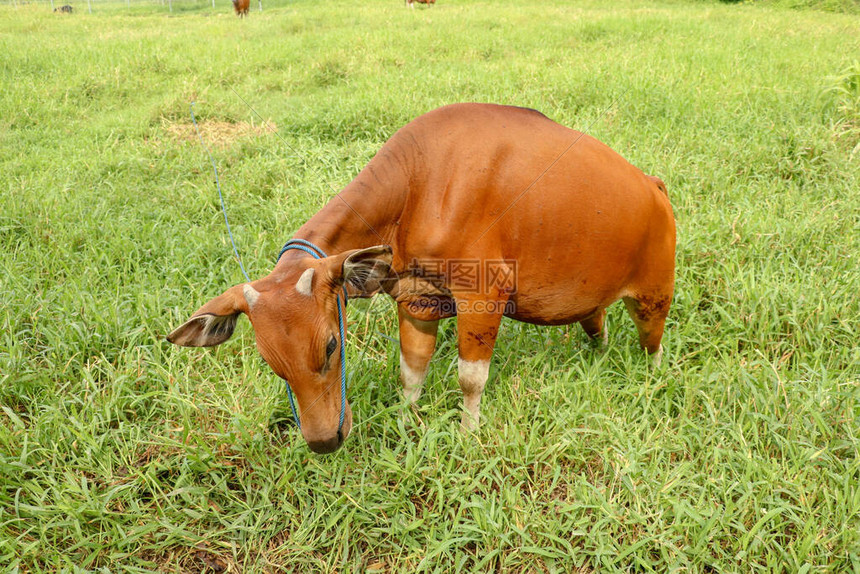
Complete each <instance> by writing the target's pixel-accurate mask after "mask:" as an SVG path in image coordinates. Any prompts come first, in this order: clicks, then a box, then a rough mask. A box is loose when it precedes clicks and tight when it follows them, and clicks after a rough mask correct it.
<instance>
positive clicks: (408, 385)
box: [400, 352, 427, 404]
mask: <svg viewBox="0 0 860 574" xmlns="http://www.w3.org/2000/svg"><path fill="white" fill-rule="evenodd" d="M425 377H427V369H426V368H425V369H424V370H423V371H418V370H416V369H413V368H412V367H410V366H409V363H407V362H406V358H405V357H404V356H403V352H401V353H400V381H401V382H402V383H403V396H405V397H406V401H407V402H409V403H410V404H411V403H414V402H416V401H417V400H418V397H420V396H421V390H422V389H423V388H424V379H425Z"/></svg>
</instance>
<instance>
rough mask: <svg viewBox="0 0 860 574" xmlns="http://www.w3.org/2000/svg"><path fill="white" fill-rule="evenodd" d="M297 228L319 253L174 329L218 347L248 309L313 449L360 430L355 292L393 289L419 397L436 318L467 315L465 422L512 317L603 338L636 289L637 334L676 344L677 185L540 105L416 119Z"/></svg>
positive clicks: (462, 339) (408, 379) (654, 344)
mask: <svg viewBox="0 0 860 574" xmlns="http://www.w3.org/2000/svg"><path fill="white" fill-rule="evenodd" d="M294 237H295V238H298V240H300V243H301V245H302V246H304V248H302V247H293V248H292V249H290V250H286V251H283V252H282V256H281V257H280V260H279V261H278V263H277V264H276V265H275V268H274V270H273V271H272V272H271V273H270V274H269V275H268V276H266V277H263V278H262V279H258V280H256V281H252V282H249V283H245V284H241V285H237V286H235V287H232V288H230V289H228V290H227V291H225V292H224V293H223V294H222V295H219V296H218V297H215V298H214V299H212V300H211V301H209V302H208V303H206V304H205V305H203V306H202V307H200V308H199V309H198V310H197V311H195V312H194V314H193V315H192V316H191V318H190V319H189V320H188V321H186V322H185V323H183V324H182V325H180V326H179V327H178V328H177V329H175V330H174V331H173V332H172V333H171V334H170V335H168V340H170V341H171V342H173V343H176V344H177V345H184V346H211V345H218V344H220V343H222V342H224V341H226V340H227V339H228V338H229V337H230V336H231V335H232V333H233V328H234V326H235V324H236V319H237V317H238V316H239V314H240V313H244V314H246V315H247V316H248V318H249V319H250V320H251V324H252V325H253V327H254V332H255V334H256V340H257V348H258V349H259V351H260V353H261V354H262V356H263V359H265V361H266V362H267V363H268V364H269V366H271V368H272V370H274V371H275V373H277V374H278V375H279V376H281V377H282V378H284V379H286V380H287V381H289V384H290V386H291V388H292V389H293V391H294V393H295V395H296V397H297V399H298V403H299V407H300V411H301V431H302V434H303V435H304V437H305V440H307V442H308V445H309V446H310V448H311V449H312V450H314V451H315V452H321V453H322V452H331V451H333V450H335V449H337V448H338V447H339V446H340V445H341V443H342V442H343V440H344V438H345V437H346V436H347V435H348V434H349V431H350V429H351V427H352V412H351V410H350V408H349V404H348V402H347V401H346V394H345V390H340V389H342V387H341V386H340V385H343V383H342V382H341V379H340V376H342V372H341V369H343V368H344V364H343V355H342V354H339V353H336V352H335V351H336V350H338V349H341V350H342V346H343V344H344V341H343V337H344V334H345V331H344V327H343V325H342V322H341V321H339V319H338V318H339V316H340V314H341V313H342V311H343V309H342V305H341V304H342V303H343V304H345V301H343V300H342V299H341V296H342V295H341V294H342V293H343V290H344V289H346V290H347V291H348V292H349V295H350V297H368V296H371V295H372V294H374V293H376V292H378V291H385V292H386V293H388V294H389V295H390V296H391V297H392V298H394V300H395V301H396V303H397V312H398V318H399V322H400V378H401V380H402V383H403V391H404V394H405V396H406V398H407V400H409V401H415V400H417V399H418V397H419V395H420V394H421V388H422V385H423V383H424V378H425V375H426V373H427V365H428V362H429V361H430V357H431V356H432V355H433V351H434V348H435V345H436V330H437V326H438V322H439V320H440V319H444V318H446V317H454V316H456V317H457V329H458V339H459V379H460V387H461V389H462V390H463V395H464V407H465V409H464V412H463V418H462V424H463V426H464V427H465V428H467V429H474V428H475V427H476V426H477V425H478V421H479V417H480V408H479V407H480V401H481V394H482V392H483V390H484V385H485V383H486V381H487V376H488V374H489V369H490V359H491V358H492V355H493V348H494V346H495V344H496V337H497V336H498V333H499V326H500V324H501V321H502V317H503V316H504V317H510V318H512V319H516V320H518V321H525V322H527V323H534V324H538V325H563V324H569V323H580V324H581V325H582V327H583V328H584V329H585V332H586V333H587V334H588V335H589V336H590V337H592V338H594V339H595V340H597V341H605V340H606V336H607V332H606V328H605V325H604V317H605V315H606V307H607V306H609V305H610V304H612V303H613V302H614V301H616V300H618V299H623V300H624V304H625V305H626V307H627V311H628V313H629V314H630V316H631V318H632V319H633V322H634V323H635V325H636V328H637V330H638V332H639V343H640V345H641V346H642V347H643V348H644V349H645V350H646V351H647V352H648V353H650V354H651V355H652V356H653V358H654V360H655V361H658V360H659V357H660V354H661V352H662V347H661V345H660V341H661V338H662V336H663V326H664V322H665V320H666V315H667V314H668V312H669V305H670V302H671V300H672V293H673V288H674V273H675V220H674V217H673V215H672V207H671V205H670V204H669V197H668V195H667V193H666V188H665V186H664V185H663V182H662V181H660V180H659V179H658V178H656V177H651V176H648V175H645V174H644V173H642V172H641V171H640V170H639V169H637V168H636V167H634V166H633V165H631V164H630V163H628V162H627V161H626V160H624V158H622V157H621V156H620V155H618V154H617V153H615V152H614V151H612V150H611V149H610V148H609V147H607V146H606V145H604V144H602V143H600V142H599V141H597V140H596V139H594V138H592V137H590V136H588V135H586V134H583V133H580V132H576V131H573V130H571V129H568V128H566V127H564V126H562V125H560V124H557V123H555V122H554V121H552V120H550V119H549V118H547V117H546V116H544V115H543V114H541V113H539V112H536V111H534V110H528V109H523V108H515V107H508V106H497V105H489V104H456V105H451V106H446V107H443V108H439V109H437V110H434V111H432V112H430V113H427V114H425V115H423V116H421V117H419V118H417V119H415V120H414V121H412V122H411V123H409V124H408V125H406V126H405V127H403V128H402V129H400V130H399V131H398V132H397V133H395V134H394V135H393V136H392V137H391V138H390V139H389V140H388V141H387V142H386V143H385V145H383V146H382V148H381V149H380V150H379V152H378V153H377V154H376V156H374V158H373V159H372V160H371V161H370V163H369V164H368V165H367V166H366V167H365V168H364V169H363V170H362V171H361V172H360V173H359V174H358V175H357V176H356V178H355V179H354V180H353V181H352V182H351V183H350V184H349V185H347V186H346V187H345V188H344V189H343V190H342V191H341V192H340V193H339V194H338V195H337V196H335V197H334V198H333V199H331V200H330V201H329V202H328V204H326V206H325V207H323V208H322V209H321V210H320V211H319V212H318V213H317V214H316V215H314V216H313V217H312V218H311V219H310V220H309V221H308V222H307V223H306V224H305V225H303V226H302V227H301V228H300V229H299V230H298V231H297V232H296V233H295V236H294ZM292 241H293V242H295V241H296V240H295V239H294V240H292ZM307 246H310V247H307ZM285 249H286V246H285ZM326 252H327V253H328V254H330V255H325V253H326ZM339 383H340V385H339ZM339 390H340V392H338V391H339Z"/></svg>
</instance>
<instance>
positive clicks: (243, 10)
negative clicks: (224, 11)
mask: <svg viewBox="0 0 860 574" xmlns="http://www.w3.org/2000/svg"><path fill="white" fill-rule="evenodd" d="M250 6H251V0H233V10H235V11H236V15H237V16H239V17H240V18H241V17H243V16H247V15H248V8H249V7H250Z"/></svg>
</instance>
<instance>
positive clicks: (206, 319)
mask: <svg viewBox="0 0 860 574" xmlns="http://www.w3.org/2000/svg"><path fill="white" fill-rule="evenodd" d="M248 287H249V285H248V284H247V283H246V284H245V285H236V286H235V287H231V288H230V289H227V290H226V291H224V293H222V294H221V295H218V296H217V297H215V298H214V299H212V300H210V301H209V302H208V303H206V304H205V305H203V306H202V307H200V308H199V309H198V310H197V311H195V312H194V314H193V315H192V316H191V318H190V319H188V320H187V321H185V322H184V323H183V324H181V325H180V326H178V327H177V328H176V329H174V330H173V332H171V333H170V334H169V335H168V336H167V340H168V341H170V342H171V343H173V344H174V345H180V346H182V347H213V346H215V345H220V344H221V343H223V342H224V341H226V340H227V339H229V338H230V336H231V335H232V334H233V329H234V328H235V327H236V319H238V318H239V313H247V312H248V308H249V303H250V304H253V301H250V302H249V301H248V293H249V292H253V293H256V291H254V289H253V288H251V289H250V290H249V289H248Z"/></svg>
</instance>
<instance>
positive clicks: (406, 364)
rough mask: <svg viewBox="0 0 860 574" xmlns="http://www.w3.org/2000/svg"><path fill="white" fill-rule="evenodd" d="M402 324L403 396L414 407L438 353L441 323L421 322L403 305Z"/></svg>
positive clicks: (401, 364)
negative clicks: (438, 334)
mask: <svg viewBox="0 0 860 574" xmlns="http://www.w3.org/2000/svg"><path fill="white" fill-rule="evenodd" d="M397 315H398V319H399V321H400V381H401V382H402V383H403V396H405V397H406V401H407V402H409V403H410V404H411V403H414V402H415V401H417V400H418V397H420V396H421V389H422V388H423V387H424V379H425V378H426V377H427V364H428V363H429V362H430V357H432V356H433V351H434V350H435V349H436V330H437V328H438V327H439V321H421V320H419V319H416V318H414V317H412V316H411V315H410V314H409V313H407V312H406V310H405V309H404V308H403V306H402V305H399V306H398V307H397Z"/></svg>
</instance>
